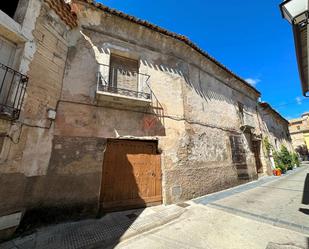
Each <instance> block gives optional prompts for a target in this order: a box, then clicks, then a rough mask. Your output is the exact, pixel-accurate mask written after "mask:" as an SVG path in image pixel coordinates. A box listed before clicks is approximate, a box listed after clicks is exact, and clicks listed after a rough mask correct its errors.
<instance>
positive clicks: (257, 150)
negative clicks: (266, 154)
mask: <svg viewBox="0 0 309 249" xmlns="http://www.w3.org/2000/svg"><path fill="white" fill-rule="evenodd" d="M252 147H253V153H254V157H255V165H256V172H257V173H263V165H262V162H261V149H260V147H261V142H260V141H252Z"/></svg>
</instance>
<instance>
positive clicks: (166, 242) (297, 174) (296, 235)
mask: <svg viewBox="0 0 309 249" xmlns="http://www.w3.org/2000/svg"><path fill="white" fill-rule="evenodd" d="M308 174H309V165H305V166H303V167H301V168H299V169H296V170H294V171H292V172H289V174H287V175H285V176H282V177H264V178H262V179H260V180H259V181H256V182H252V183H249V184H246V185H242V186H238V187H236V188H233V189H229V190H226V191H222V192H219V193H215V194H212V195H208V196H204V197H201V198H198V199H195V200H192V201H189V202H187V203H182V204H179V205H172V206H168V207H164V206H158V207H152V208H147V209H144V210H135V211H127V212H121V213H113V214H109V215H106V216H104V217H103V218H101V219H97V220H86V221H81V222H72V223H66V224H60V225H56V226H50V227H46V228H42V229H38V231H36V232H35V233H34V234H32V235H28V236H26V237H20V238H17V239H15V240H13V241H9V242H7V243H4V244H2V245H0V248H1V249H4V248H5V249H7V248H23V249H24V248H58V249H62V248H72V249H73V248H134V249H136V248H137V249H138V248H147V249H148V248H154V249H156V248H214V249H216V248H218V249H222V248H229V249H231V248H235V249H236V248H250V249H251V248H261V249H265V248H267V249H276V248H292V249H293V248H295V249H296V248H309V216H308V209H309V206H308V205H305V204H302V202H305V203H308V202H307V201H308V195H307V194H308V192H306V191H308V189H307V190H306V191H305V192H304V184H305V181H308V177H307V175H308ZM306 186H308V183H307V185H306Z"/></svg>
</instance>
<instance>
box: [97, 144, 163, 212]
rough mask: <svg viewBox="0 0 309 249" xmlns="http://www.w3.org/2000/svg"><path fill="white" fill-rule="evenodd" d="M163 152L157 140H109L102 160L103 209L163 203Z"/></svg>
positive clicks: (124, 208) (121, 208)
mask: <svg viewBox="0 0 309 249" xmlns="http://www.w3.org/2000/svg"><path fill="white" fill-rule="evenodd" d="M161 179H162V178H161V156H160V155H158V154H157V142H156V141H137V140H117V139H113V140H108V142H107V147H106V151H105V155H104V160H103V170H102V184H101V210H103V211H118V210H127V209H133V208H141V207H146V206H152V205H158V204H161V203H162V193H161V192H162V180H161Z"/></svg>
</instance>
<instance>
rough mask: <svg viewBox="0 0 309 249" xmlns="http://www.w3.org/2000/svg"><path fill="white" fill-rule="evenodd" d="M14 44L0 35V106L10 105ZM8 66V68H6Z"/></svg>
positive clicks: (13, 79)
mask: <svg viewBox="0 0 309 249" xmlns="http://www.w3.org/2000/svg"><path fill="white" fill-rule="evenodd" d="M15 51H16V45H15V44H14V43H12V42H9V41H7V40H6V39H4V38H2V37H1V36H0V63H1V64H0V107H1V110H0V111H1V112H3V111H6V110H4V109H3V108H7V107H8V106H9V107H11V105H12V104H11V101H12V100H11V99H10V97H11V93H12V92H13V91H14V89H13V88H14V87H12V85H13V84H14V83H15V80H16V79H15V75H14V73H13V70H11V69H10V68H12V65H13V62H14V57H15ZM8 67H9V68H8Z"/></svg>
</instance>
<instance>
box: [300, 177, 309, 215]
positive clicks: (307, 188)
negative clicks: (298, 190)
mask: <svg viewBox="0 0 309 249" xmlns="http://www.w3.org/2000/svg"><path fill="white" fill-rule="evenodd" d="M302 204H304V205H309V174H307V176H306V179H305V184H304V190H303V199H302ZM299 211H300V212H302V213H304V214H307V215H309V209H307V208H300V209H299Z"/></svg>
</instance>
